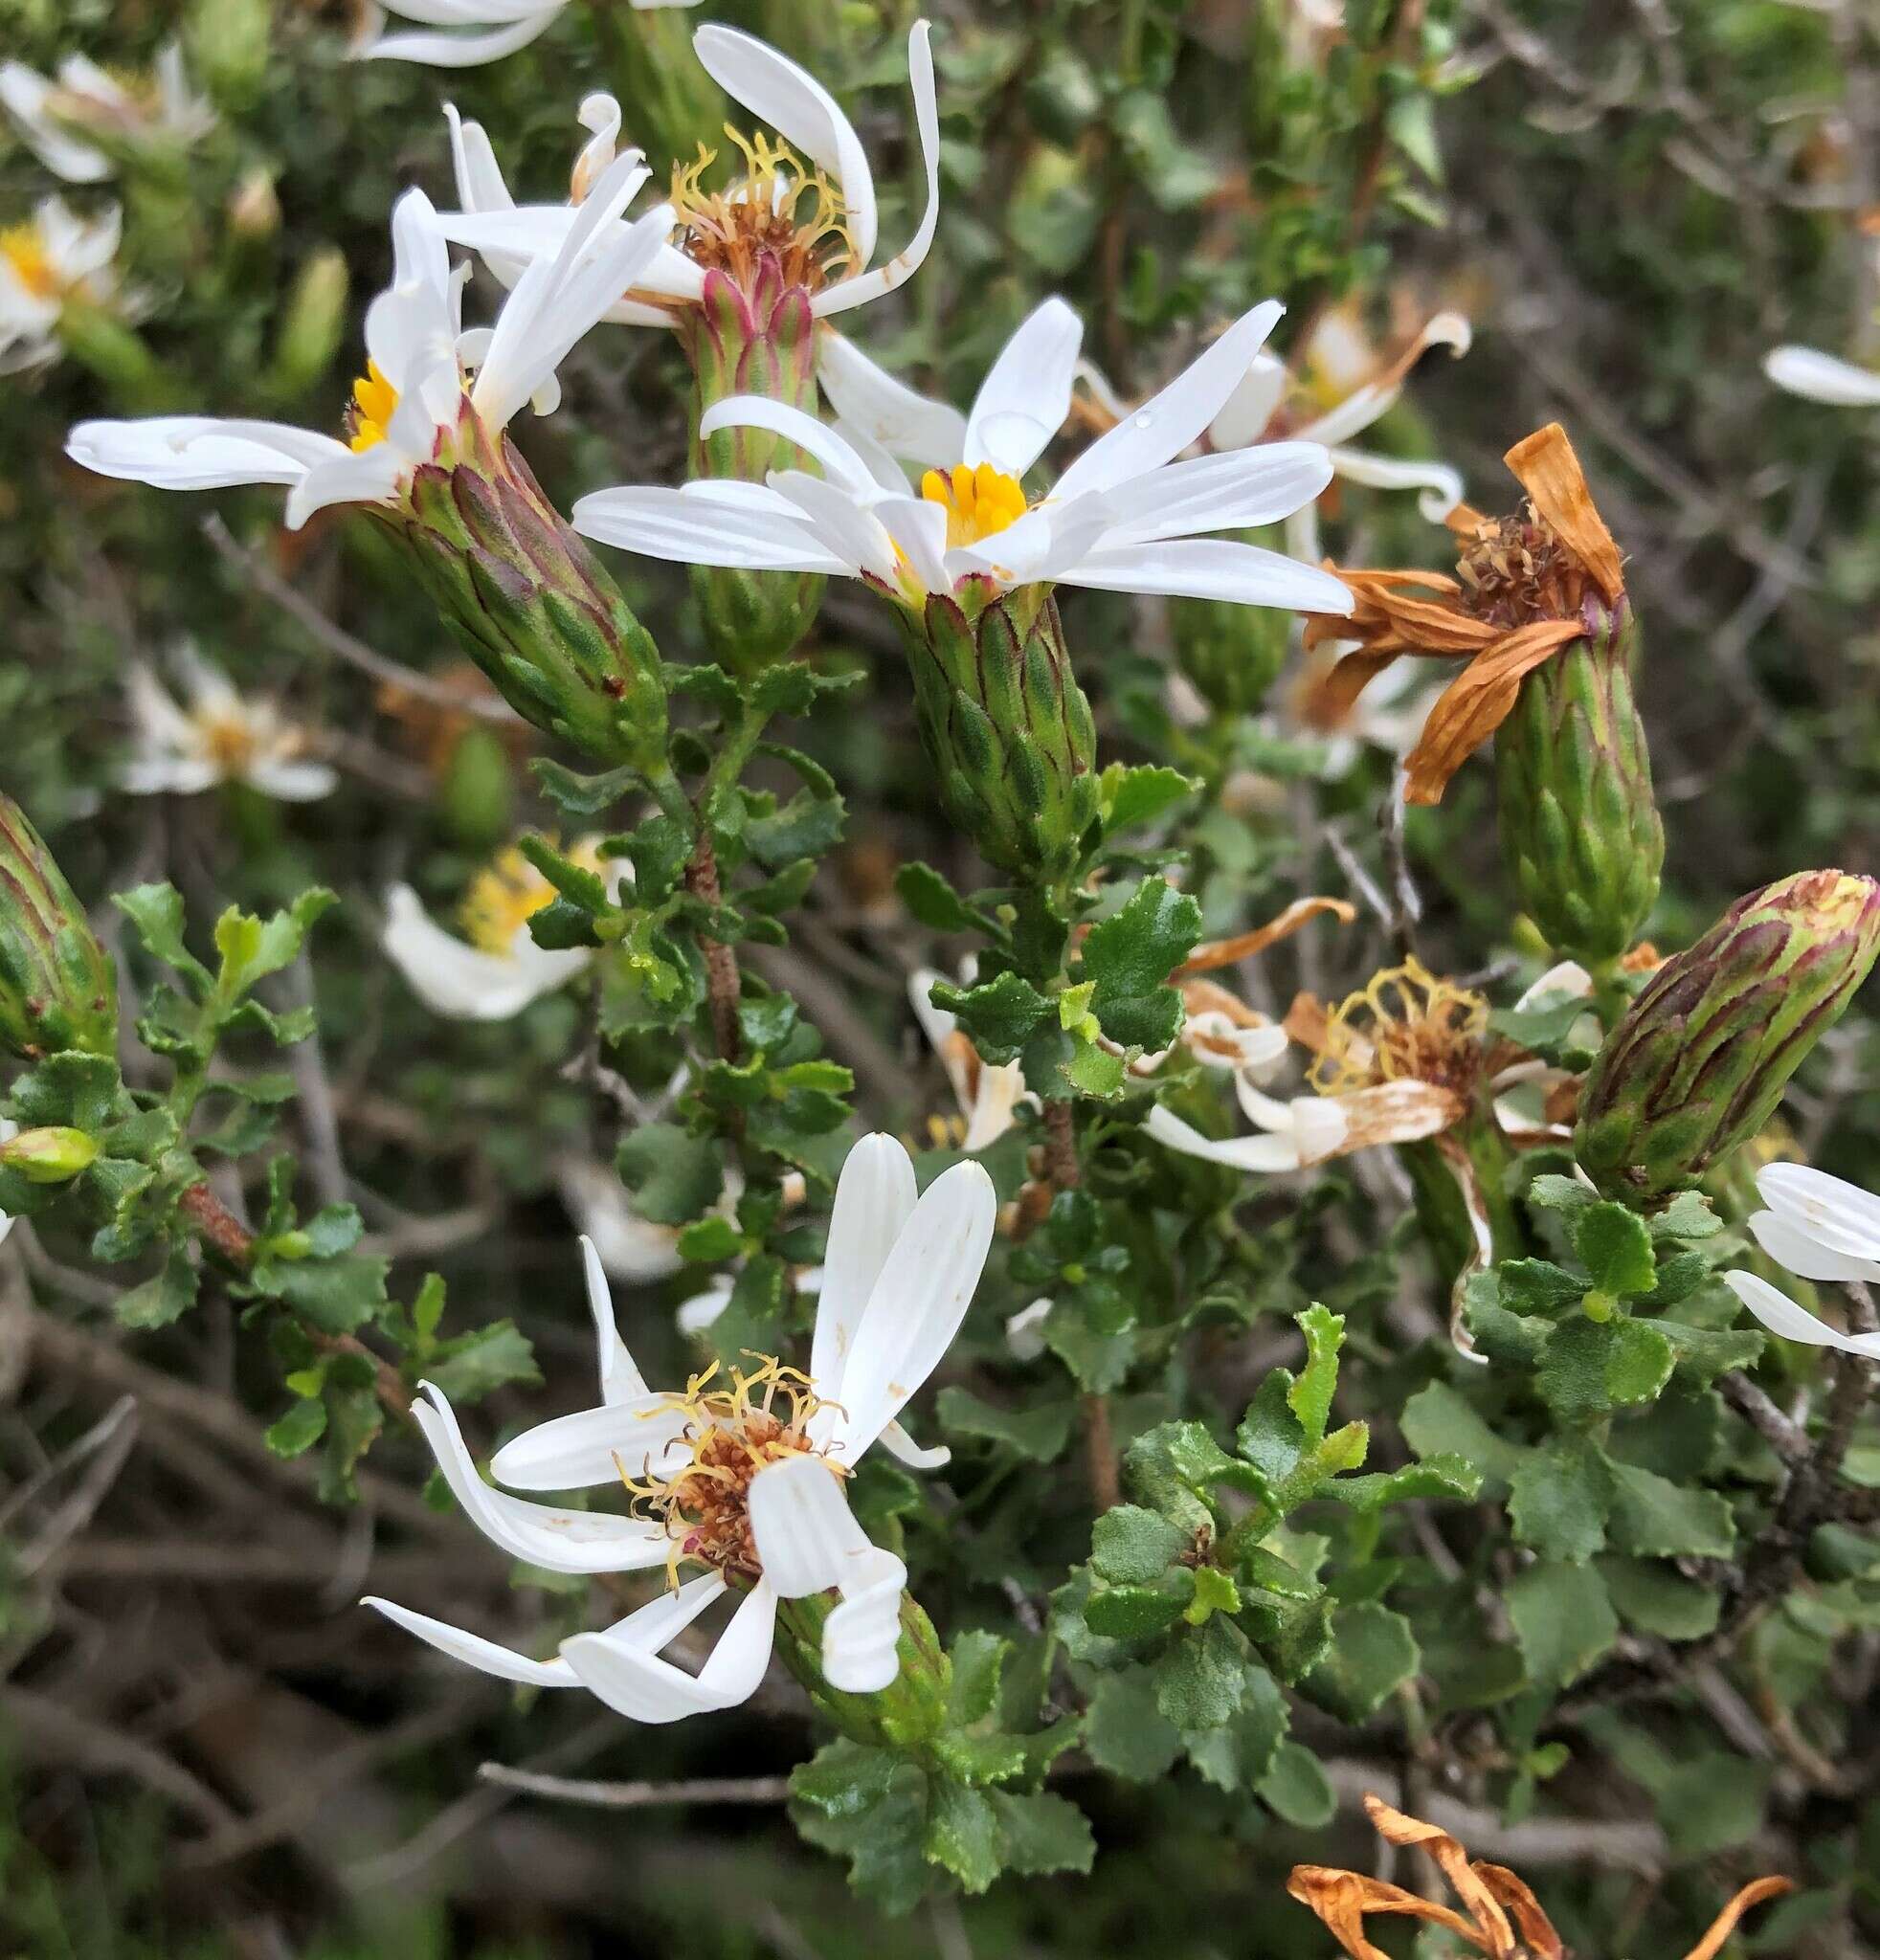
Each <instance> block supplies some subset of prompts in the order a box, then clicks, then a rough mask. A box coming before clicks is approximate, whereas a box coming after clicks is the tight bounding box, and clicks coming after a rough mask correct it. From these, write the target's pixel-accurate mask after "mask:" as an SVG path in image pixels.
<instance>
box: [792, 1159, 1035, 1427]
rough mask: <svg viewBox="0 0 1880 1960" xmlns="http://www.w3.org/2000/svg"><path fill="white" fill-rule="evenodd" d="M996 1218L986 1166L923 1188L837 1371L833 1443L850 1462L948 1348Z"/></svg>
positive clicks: (960, 1167) (963, 1169)
mask: <svg viewBox="0 0 1880 1960" xmlns="http://www.w3.org/2000/svg"><path fill="white" fill-rule="evenodd" d="M997 1210H998V1200H997V1198H996V1195H995V1193H994V1191H993V1181H992V1179H991V1178H990V1177H988V1176H987V1175H986V1172H985V1169H984V1168H983V1167H982V1166H980V1165H978V1164H974V1163H965V1164H955V1165H953V1166H952V1168H951V1169H948V1170H943V1171H942V1172H941V1173H940V1175H939V1176H938V1177H936V1178H935V1179H934V1180H933V1182H932V1183H931V1184H930V1185H929V1187H928V1188H927V1190H926V1191H925V1192H923V1193H922V1195H921V1198H920V1201H919V1203H917V1204H916V1205H915V1207H914V1210H913V1214H912V1216H911V1217H909V1218H908V1220H907V1222H906V1225H904V1226H903V1227H902V1229H901V1232H900V1234H899V1236H897V1237H896V1239H895V1241H894V1244H893V1246H892V1248H891V1249H890V1250H889V1253H888V1256H887V1258H886V1260H885V1262H884V1265H883V1267H882V1271H881V1276H880V1278H879V1279H877V1281H875V1285H874V1289H873V1291H872V1292H871V1293H870V1295H869V1300H868V1304H867V1306H866V1307H865V1308H864V1309H863V1311H862V1321H861V1324H860V1325H859V1326H858V1327H857V1328H856V1330H855V1344H854V1347H853V1348H852V1349H851V1350H850V1353H849V1359H848V1366H847V1367H846V1368H845V1369H844V1370H842V1390H841V1403H842V1407H841V1411H840V1419H839V1421H838V1423H837V1424H836V1427H835V1431H834V1437H833V1440H834V1441H835V1442H836V1443H837V1444H839V1446H840V1447H841V1449H842V1450H843V1451H844V1453H845V1458H846V1460H847V1461H849V1462H851V1463H853V1462H855V1461H856V1460H857V1459H859V1458H860V1457H861V1456H862V1452H863V1451H864V1450H865V1449H866V1448H867V1447H868V1445H869V1444H870V1443H871V1442H873V1441H874V1439H875V1438H876V1437H878V1436H880V1435H881V1433H882V1431H883V1430H884V1428H885V1427H886V1426H887V1424H888V1423H889V1422H891V1421H892V1420H893V1419H894V1417H895V1416H897V1415H898V1414H900V1413H901V1410H902V1407H903V1405H904V1404H905V1403H906V1401H907V1398H908V1397H909V1396H910V1395H912V1394H913V1392H915V1391H916V1390H917V1389H918V1388H919V1387H920V1386H921V1384H922V1383H923V1382H924V1381H926V1380H927V1378H928V1376H929V1375H930V1374H931V1373H932V1372H933V1370H935V1369H936V1368H937V1367H938V1366H939V1365H940V1361H941V1357H942V1356H943V1355H944V1354H945V1353H946V1351H947V1349H948V1348H949V1347H951V1344H952V1339H953V1336H954V1335H955V1334H956V1333H957V1332H958V1331H959V1325H960V1322H961V1321H963V1320H964V1319H965V1318H966V1309H967V1307H968V1305H969V1304H970V1303H971V1302H972V1299H973V1292H974V1287H976V1286H977V1285H978V1283H979V1275H980V1273H981V1272H982V1270H983V1269H984V1267H985V1263H986V1254H987V1253H988V1252H989V1251H990V1250H991V1248H992V1240H993V1224H994V1220H995V1216H996V1213H997ZM826 1284H827V1281H825V1286H826Z"/></svg>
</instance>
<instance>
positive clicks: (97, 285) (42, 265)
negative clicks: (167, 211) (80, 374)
mask: <svg viewBox="0 0 1880 1960" xmlns="http://www.w3.org/2000/svg"><path fill="white" fill-rule="evenodd" d="M122 234H123V224H122V214H121V213H120V212H119V210H118V208H117V206H116V205H112V206H111V207H110V209H109V210H108V211H105V212H102V213H101V215H99V216H98V217H95V218H80V217H78V216H77V215H75V214H74V212H72V211H71V210H70V208H69V207H68V206H67V205H66V204H65V203H64V201H63V200H62V199H60V198H56V197H49V198H47V199H46V200H45V201H44V202H43V203H42V204H40V205H39V206H38V207H37V208H36V209H35V210H34V213H33V216H32V217H31V218H30V219H29V220H28V221H27V222H26V223H25V224H20V225H9V226H7V227H5V228H0V374H14V373H18V372H20V371H21V370H22V369H25V368H29V367H44V366H45V365H46V363H47V362H49V361H53V360H56V359H57V357H58V322H59V316H60V315H61V314H62V313H63V312H64V311H65V308H66V305H67V304H68V302H77V303H79V304H83V305H89V306H110V305H119V306H120V308H121V310H122V304H123V296H122V294H121V293H120V290H119V285H118V275H117V268H116V265H115V263H114V261H115V260H116V258H117V256H118V243H119V239H120V237H121V236H122Z"/></svg>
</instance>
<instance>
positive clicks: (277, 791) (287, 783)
mask: <svg viewBox="0 0 1880 1960" xmlns="http://www.w3.org/2000/svg"><path fill="white" fill-rule="evenodd" d="M248 781H249V783H250V785H251V786H252V787H253V788H255V789H257V790H258V791H260V792H261V794H262V795H263V796H272V797H274V798H275V799H276V800H277V801H278V802H280V803H317V802H318V801H319V800H320V798H321V797H323V796H330V795H331V794H332V793H333V791H335V790H336V789H338V788H339V782H340V777H339V771H338V770H337V769H335V768H329V767H328V766H327V765H326V764H325V763H324V762H269V761H267V760H266V759H265V758H264V759H263V760H262V761H260V762H257V764H256V765H255V766H254V768H251V769H250V770H249V771H248Z"/></svg>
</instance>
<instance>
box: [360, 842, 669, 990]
mask: <svg viewBox="0 0 1880 1960" xmlns="http://www.w3.org/2000/svg"><path fill="white" fill-rule="evenodd" d="M567 856H568V857H569V859H570V860H571V862H572V863H575V864H579V865H581V866H583V867H584V868H585V869H587V870H589V871H593V872H595V873H596V874H598V875H600V876H603V877H605V878H606V879H607V880H608V882H609V884H610V886H611V888H612V889H613V890H614V891H615V893H616V894H617V892H618V889H619V886H620V884H621V882H622V881H623V880H626V879H628V878H630V877H631V876H632V866H630V865H627V864H624V863H609V864H603V863H602V862H601V859H600V856H599V854H598V852H597V851H596V850H595V848H594V840H593V839H592V838H583V839H581V840H580V841H579V842H577V843H575V844H572V845H571V846H570V847H569V850H568V853H567ZM554 897H555V889H554V887H553V886H552V885H551V884H550V883H549V882H548V880H547V879H546V878H544V877H543V876H542V874H541V873H540V872H539V871H538V870H536V868H535V866H534V865H533V864H531V863H530V862H529V861H528V859H527V858H526V857H524V856H523V854H522V853H521V852H520V851H519V850H517V849H516V848H515V847H514V846H513V845H512V846H511V847H510V848H509V849H507V850H505V851H503V852H501V853H499V854H498V855H497V857H494V858H493V859H492V860H491V861H490V863H489V864H488V865H487V866H485V867H484V869H483V870H482V871H481V872H479V873H478V874H477V876H476V878H474V879H473V880H471V882H470V886H469V889H468V890H467V891H466V892H465V893H464V896H463V901H462V903H461V905H460V907H459V920H460V923H461V924H462V926H463V937H461V938H459V936H458V935H457V934H456V933H454V932H448V931H446V930H445V929H444V927H443V926H441V925H439V924H437V923H436V920H434V919H433V918H432V917H431V915H430V914H429V913H428V912H427V911H426V910H425V909H424V904H423V902H422V901H421V900H420V899H419V898H418V895H417V894H416V893H415V892H414V890H413V889H412V888H411V886H410V885H408V884H394V885H393V886H392V888H391V889H390V890H389V891H388V892H387V893H386V895H385V926H384V929H383V931H381V933H380V934H379V944H380V946H382V947H384V948H385V952H386V956H387V957H388V958H389V959H390V960H391V961H392V965H393V966H394V967H396V968H397V969H398V970H399V972H401V973H402V974H403V975H404V976H405V980H406V982H407V984H408V985H409V986H410V988H411V990H412V991H413V992H414V993H415V994H416V995H417V997H418V998H419V999H420V1000H421V1001H423V1003H424V1004H425V1006H426V1007H428V1008H429V1009H430V1010H431V1011H432V1013H438V1014H444V1015H447V1016H448V1017H449V1018H450V1019H452V1020H457V1021H506V1020H509V1019H511V1018H512V1017H513V1016H515V1015H516V1014H519V1013H522V1011H523V1009H524V1008H526V1007H527V1006H528V1005H529V1004H530V1003H531V1002H532V1001H536V1000H540V999H541V997H542V996H543V995H544V994H545V993H552V992H553V991H555V990H556V988H558V987H564V986H566V985H567V984H568V982H569V981H571V980H572V979H573V978H574V977H575V975H576V974H578V973H583V972H585V971H586V970H587V968H588V965H589V962H590V961H592V960H593V948H592V947H566V948H562V949H559V950H557V949H551V948H550V947H540V946H537V945H536V943H535V941H534V940H533V939H532V938H530V937H529V930H528V922H529V920H530V919H531V918H533V917H534V915H535V914H536V913H537V912H539V911H541V910H542V909H543V907H544V906H546V905H548V904H551V903H552V902H554Z"/></svg>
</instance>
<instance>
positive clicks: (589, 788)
mask: <svg viewBox="0 0 1880 1960" xmlns="http://www.w3.org/2000/svg"><path fill="white" fill-rule="evenodd" d="M528 770H529V774H530V775H532V776H533V777H534V778H535V780H536V782H537V783H539V784H540V785H541V787H542V793H543V795H545V796H546V797H548V801H549V802H550V803H552V804H553V805H554V806H555V808H556V809H557V810H559V811H560V812H561V813H562V814H563V815H564V816H572V817H578V818H583V819H585V818H588V817H592V816H598V815H599V814H600V813H601V812H602V811H604V810H612V809H613V808H614V806H615V804H616V803H618V802H619V801H620V800H621V798H622V797H625V796H629V795H631V794H632V793H633V791H635V790H637V789H638V787H639V782H640V775H639V771H638V769H636V768H632V767H630V766H629V767H624V768H617V769H606V770H603V771H602V772H601V773H600V774H599V775H596V776H583V775H577V774H576V773H575V771H574V770H573V769H571V768H567V767H565V766H564V765H563V764H561V763H558V762H554V761H552V760H550V759H549V758H548V756H546V755H536V756H531V757H530V758H529V763H528Z"/></svg>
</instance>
